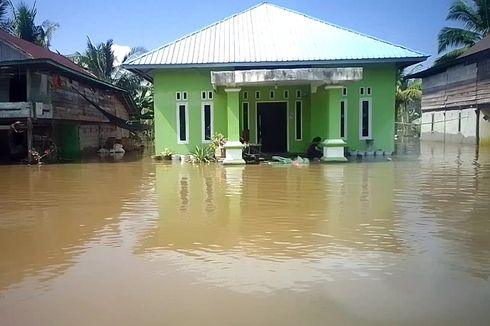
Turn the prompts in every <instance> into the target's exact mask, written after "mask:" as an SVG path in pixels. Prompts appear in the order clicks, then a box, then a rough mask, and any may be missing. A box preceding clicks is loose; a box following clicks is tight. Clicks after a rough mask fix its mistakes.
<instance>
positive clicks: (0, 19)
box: [0, 0, 10, 30]
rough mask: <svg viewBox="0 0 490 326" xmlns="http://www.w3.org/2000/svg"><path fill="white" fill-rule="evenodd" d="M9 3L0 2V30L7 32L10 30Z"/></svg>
mask: <svg viewBox="0 0 490 326" xmlns="http://www.w3.org/2000/svg"><path fill="white" fill-rule="evenodd" d="M9 13H10V1H9V0H0V28H2V29H5V30H9V29H10V19H9Z"/></svg>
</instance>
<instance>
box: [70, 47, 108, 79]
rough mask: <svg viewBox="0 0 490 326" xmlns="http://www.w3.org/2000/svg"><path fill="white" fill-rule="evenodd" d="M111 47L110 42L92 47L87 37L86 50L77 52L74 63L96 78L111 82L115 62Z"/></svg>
mask: <svg viewBox="0 0 490 326" xmlns="http://www.w3.org/2000/svg"><path fill="white" fill-rule="evenodd" d="M112 45H113V41H112V40H107V42H105V43H99V44H97V45H94V44H93V43H92V41H91V40H90V38H89V37H87V49H86V50H85V51H84V52H83V53H80V52H77V53H76V55H75V56H74V61H75V63H77V64H79V65H81V66H82V67H84V68H85V69H87V70H89V71H91V72H92V73H93V74H94V75H95V76H97V77H98V78H100V79H103V80H105V81H108V82H112V81H113V78H112V77H113V76H112V73H113V70H114V60H115V58H114V52H113V51H112Z"/></svg>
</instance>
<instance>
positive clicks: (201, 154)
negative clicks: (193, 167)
mask: <svg viewBox="0 0 490 326" xmlns="http://www.w3.org/2000/svg"><path fill="white" fill-rule="evenodd" d="M191 155H192V162H193V163H209V162H212V161H214V151H213V150H212V149H211V147H210V146H196V148H194V150H192V151H191Z"/></svg>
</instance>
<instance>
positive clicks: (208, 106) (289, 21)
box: [125, 3, 427, 164]
mask: <svg viewBox="0 0 490 326" xmlns="http://www.w3.org/2000/svg"><path fill="white" fill-rule="evenodd" d="M426 58H427V57H426V56H425V55H424V54H421V53H419V52H416V51H412V50H409V49H407V48H405V47H402V46H398V45H394V44H391V43H388V42H385V41H382V40H379V39H376V38H374V37H371V36H367V35H364V34H360V33H357V32H354V31H351V30H348V29H345V28H342V27H339V26H336V25H332V24H329V23H326V22H324V21H321V20H318V19H315V18H312V17H309V16H307V15H304V14H301V13H298V12H295V11H292V10H289V9H286V8H282V7H278V6H275V5H271V4H267V3H263V4H260V5H257V6H255V7H252V8H250V9H248V10H246V11H244V12H241V13H239V14H236V15H233V16H231V17H228V18H226V19H224V20H222V21H219V22H217V23H214V24H212V25H210V26H207V27H205V28H203V29H201V30H199V31H196V32H194V33H192V34H189V35H186V36H184V37H182V38H180V39H178V40H176V41H174V42H171V43H169V44H167V45H164V46H162V47H160V48H158V49H155V50H153V51H150V52H148V53H146V54H144V55H142V56H140V57H137V58H135V59H133V60H131V61H129V62H127V63H126V64H125V67H126V68H127V69H129V70H131V71H133V72H136V73H138V74H141V75H143V76H145V77H146V78H147V79H148V80H151V81H152V82H153V83H154V87H155V99H154V100H155V147H156V148H155V149H156V151H157V152H159V151H162V150H163V149H164V148H165V147H167V148H169V149H171V150H173V151H174V152H176V153H179V154H187V153H189V152H190V151H191V150H192V149H193V148H195V146H196V145H199V146H201V145H204V144H208V143H210V142H211V139H212V136H213V135H214V134H215V133H222V134H223V135H225V137H226V138H227V143H226V144H225V148H226V159H225V160H224V163H230V164H233V163H243V160H242V154H241V153H242V147H243V144H242V142H243V140H244V139H245V140H246V141H247V142H249V143H251V144H260V145H261V148H262V152H265V153H286V152H288V153H303V152H305V150H306V148H307V147H308V145H309V144H310V142H311V140H312V138H314V137H321V138H322V140H323V147H324V150H323V157H322V159H323V160H325V161H342V160H345V157H344V153H345V150H344V149H345V148H347V150H348V151H366V152H374V151H383V152H390V153H391V152H393V151H394V122H395V80H396V72H397V69H400V68H404V67H406V66H409V65H412V64H415V63H418V62H421V61H424V60H425V59H426ZM240 140H242V142H240Z"/></svg>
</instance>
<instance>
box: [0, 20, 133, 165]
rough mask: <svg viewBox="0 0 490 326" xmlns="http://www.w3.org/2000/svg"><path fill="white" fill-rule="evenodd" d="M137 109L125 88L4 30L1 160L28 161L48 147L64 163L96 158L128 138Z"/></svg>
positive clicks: (0, 78) (0, 43)
mask: <svg viewBox="0 0 490 326" xmlns="http://www.w3.org/2000/svg"><path fill="white" fill-rule="evenodd" d="M97 107H98V108H97ZM135 110H136V109H135V106H134V105H133V102H132V99H131V98H130V97H129V95H128V94H127V93H126V92H125V91H124V90H123V89H120V88H118V87H115V86H113V85H111V84H109V83H107V82H104V81H102V80H100V79H97V78H96V77H95V76H94V75H92V74H91V73H89V72H88V71H86V70H84V69H83V68H81V67H80V66H78V65H76V64H74V63H73V62H72V61H70V60H69V59H67V58H66V57H64V56H62V55H60V54H57V53H53V52H51V51H49V50H48V49H45V48H42V47H39V46H37V45H35V44H32V43H30V42H27V41H24V40H22V39H19V38H17V37H15V36H12V35H10V34H9V33H7V32H5V31H3V30H0V161H4V162H5V161H6V162H9V161H10V162H12V161H21V160H25V159H28V158H29V155H28V153H29V150H30V149H32V150H36V151H43V148H45V147H46V146H48V143H53V144H54V145H55V146H56V147H57V149H58V150H57V155H58V157H59V159H61V160H72V159H77V158H78V157H80V154H81V153H83V152H92V153H95V152H96V151H97V150H98V149H99V148H101V147H103V146H104V145H107V146H112V144H111V143H113V142H114V141H116V140H118V141H119V142H121V141H123V140H124V139H127V138H128V136H129V131H128V130H127V129H131V126H129V125H125V122H126V121H127V120H128V119H129V117H130V116H131V115H135V114H136V113H137V112H136V111H135Z"/></svg>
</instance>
